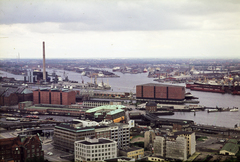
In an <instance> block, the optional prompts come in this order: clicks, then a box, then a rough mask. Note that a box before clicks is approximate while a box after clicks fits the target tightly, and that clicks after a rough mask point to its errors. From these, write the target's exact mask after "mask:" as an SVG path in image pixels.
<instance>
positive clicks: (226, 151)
mask: <svg viewBox="0 0 240 162" xmlns="http://www.w3.org/2000/svg"><path fill="white" fill-rule="evenodd" d="M238 151H239V146H238V141H237V140H236V139H229V140H228V141H227V143H226V144H225V145H224V146H223V147H222V149H221V150H220V152H219V153H220V154H223V155H233V156H235V155H236V154H237V153H238Z"/></svg>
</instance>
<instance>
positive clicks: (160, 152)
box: [153, 136, 166, 156]
mask: <svg viewBox="0 0 240 162" xmlns="http://www.w3.org/2000/svg"><path fill="white" fill-rule="evenodd" d="M165 142H166V141H165V138H164V137H162V136H156V137H155V140H154V144H153V148H154V155H157V156H164V147H163V146H164V144H165Z"/></svg>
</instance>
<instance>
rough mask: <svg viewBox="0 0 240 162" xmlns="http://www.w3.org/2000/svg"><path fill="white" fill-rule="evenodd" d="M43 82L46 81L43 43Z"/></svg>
mask: <svg viewBox="0 0 240 162" xmlns="http://www.w3.org/2000/svg"><path fill="white" fill-rule="evenodd" d="M43 80H44V81H46V65H45V42H43Z"/></svg>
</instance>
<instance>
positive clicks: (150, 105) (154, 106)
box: [146, 102, 157, 112]
mask: <svg viewBox="0 0 240 162" xmlns="http://www.w3.org/2000/svg"><path fill="white" fill-rule="evenodd" d="M146 111H148V112H156V111H157V103H155V102H148V103H147V104H146Z"/></svg>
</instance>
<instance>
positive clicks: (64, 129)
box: [53, 120, 130, 152]
mask: <svg viewBox="0 0 240 162" xmlns="http://www.w3.org/2000/svg"><path fill="white" fill-rule="evenodd" d="M85 124H86V123H82V122H80V121H79V120H75V121H72V122H69V123H62V124H60V125H58V126H55V128H54V136H53V141H54V146H55V148H58V149H61V150H65V151H69V152H73V151H74V142H75V141H79V140H84V139H85V137H87V136H89V137H95V138H107V139H111V140H113V141H116V142H117V147H118V148H124V147H127V146H129V141H130V129H129V125H128V124H124V123H111V124H108V125H102V126H100V125H97V126H87V127H84V125H85Z"/></svg>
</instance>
